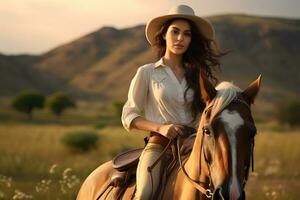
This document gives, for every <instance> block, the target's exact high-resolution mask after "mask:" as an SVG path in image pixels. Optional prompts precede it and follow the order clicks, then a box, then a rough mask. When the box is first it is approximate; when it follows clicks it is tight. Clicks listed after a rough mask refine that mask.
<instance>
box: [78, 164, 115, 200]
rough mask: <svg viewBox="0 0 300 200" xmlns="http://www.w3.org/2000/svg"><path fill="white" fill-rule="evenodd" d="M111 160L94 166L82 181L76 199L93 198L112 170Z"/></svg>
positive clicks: (90, 199)
mask: <svg viewBox="0 0 300 200" xmlns="http://www.w3.org/2000/svg"><path fill="white" fill-rule="evenodd" d="M112 170H113V167H112V162H111V161H108V162H106V163H104V164H102V165H100V166H99V167H98V168H96V169H95V170H94V171H93V172H92V173H91V174H90V175H89V176H88V177H87V178H86V179H85V181H84V182H83V184H82V186H81V188H80V190H79V193H78V195H77V200H95V199H96V198H97V197H98V196H99V194H100V193H101V191H102V189H103V186H105V185H106V184H107V181H108V180H109V178H110V173H111V172H112Z"/></svg>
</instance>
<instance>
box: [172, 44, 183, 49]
mask: <svg viewBox="0 0 300 200" xmlns="http://www.w3.org/2000/svg"><path fill="white" fill-rule="evenodd" d="M174 47H175V48H176V49H181V48H183V47H184V46H183V45H181V44H174Z"/></svg>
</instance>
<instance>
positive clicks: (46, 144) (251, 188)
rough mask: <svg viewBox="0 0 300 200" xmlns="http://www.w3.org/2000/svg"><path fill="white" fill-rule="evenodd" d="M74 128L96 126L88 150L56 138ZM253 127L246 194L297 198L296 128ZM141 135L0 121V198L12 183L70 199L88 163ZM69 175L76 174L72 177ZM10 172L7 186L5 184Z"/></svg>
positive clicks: (136, 142)
mask: <svg viewBox="0 0 300 200" xmlns="http://www.w3.org/2000/svg"><path fill="white" fill-rule="evenodd" d="M75 130H76V131H80V130H89V131H94V132H96V133H97V134H98V135H99V138H100V140H99V143H98V147H97V148H96V149H94V150H92V151H90V152H88V153H74V152H70V151H68V149H66V148H65V147H64V146H63V145H62V144H61V142H60V139H61V137H62V136H63V135H64V134H66V133H68V132H70V131H75ZM258 130H261V132H259V133H258V135H257V138H256V146H255V161H256V166H255V173H253V174H251V177H250V180H249V181H248V184H247V187H246V189H247V196H248V197H249V198H248V199H291V200H292V199H299V197H300V191H299V190H298V188H300V170H299V169H300V149H299V144H300V133H299V131H297V130H294V131H285V132H282V133H276V132H274V131H269V130H270V128H268V127H265V126H261V127H259V128H258ZM143 137H144V134H141V133H137V132H135V133H132V134H129V133H126V132H125V131H124V129H123V128H121V127H107V128H104V129H101V130H97V129H94V128H92V127H91V126H89V125H77V126H76V125H71V126H68V125H56V124H47V125H38V124H20V123H9V124H0V175H5V177H6V178H5V177H4V178H3V176H2V179H1V177H0V199H11V198H12V196H13V195H16V193H15V190H16V189H18V190H20V191H22V192H24V193H26V194H28V195H32V196H33V197H34V199H74V198H75V196H76V193H77V191H78V189H79V187H80V184H81V182H82V181H83V180H84V178H85V177H86V176H87V175H88V174H89V173H90V172H91V171H92V170H93V169H95V168H96V167H97V166H98V165H100V164H101V163H103V162H104V161H106V160H109V159H111V158H112V157H113V156H114V155H116V154H117V153H119V152H121V151H123V150H125V149H128V148H132V147H137V146H143ZM54 164H56V168H55V170H56V173H53V174H51V173H50V172H49V169H50V168H51V166H52V165H54ZM68 168H71V169H72V171H71V172H70V173H71V174H70V177H69V179H67V178H65V179H64V178H63V177H64V176H63V173H64V171H66V170H67V169H68ZM67 171H68V170H67ZM71 175H75V176H76V178H78V179H79V180H78V181H77V182H76V179H75V178H74V177H73V178H74V179H72V178H71V177H72V176H71ZM9 177H11V178H12V181H11V187H7V186H6V185H5V184H4V183H8V182H9V180H8V179H9ZM1 180H2V181H1ZM42 180H44V182H43V181H42ZM48 180H51V181H52V182H51V183H50V184H48V192H45V193H43V192H37V190H36V186H40V187H41V188H44V189H45V188H46V189H47V181H48ZM63 180H65V181H67V180H69V181H70V183H73V184H74V185H73V187H72V188H70V189H69V190H68V192H67V193H63V192H62V189H61V184H60V183H61V181H63ZM1 191H2V192H1ZM51 191H56V192H51ZM58 191H60V192H58ZM1 195H2V196H1ZM25 197H26V196H25ZM25 197H23V199H26V198H25Z"/></svg>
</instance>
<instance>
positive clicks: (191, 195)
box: [179, 134, 207, 199]
mask: <svg viewBox="0 0 300 200" xmlns="http://www.w3.org/2000/svg"><path fill="white" fill-rule="evenodd" d="M201 140H202V135H201V134H197V136H196V138H195V142H194V146H193V150H192V152H191V154H190V156H189V158H188V160H187V162H186V163H185V164H184V168H185V169H186V172H187V173H188V175H189V176H190V178H192V179H193V180H195V181H197V182H205V180H206V179H207V173H206V170H205V168H204V165H203V166H200V165H201V163H204V162H203V160H202V161H200V159H203V156H201V153H202V152H201V148H202V147H201V142H202V141H201ZM181 176H182V177H181V178H180V179H179V180H180V181H181V182H182V183H181V188H182V190H181V193H182V195H184V198H183V199H198V198H199V196H198V195H197V193H198V192H197V189H196V188H195V187H194V186H193V185H192V184H191V183H190V182H189V181H188V180H187V178H186V177H185V176H184V174H183V172H182V170H181ZM182 195H179V196H182ZM187 197H188V198H187ZM179 199H180V198H179Z"/></svg>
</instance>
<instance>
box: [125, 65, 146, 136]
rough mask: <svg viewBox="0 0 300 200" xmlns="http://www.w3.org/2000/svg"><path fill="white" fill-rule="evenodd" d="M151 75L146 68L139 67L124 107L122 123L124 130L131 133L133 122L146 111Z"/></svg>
mask: <svg viewBox="0 0 300 200" xmlns="http://www.w3.org/2000/svg"><path fill="white" fill-rule="evenodd" d="M148 82H149V74H148V72H147V68H146V66H142V67H139V68H138V70H137V72H136V74H135V76H134V77H133V79H132V80H131V83H130V87H129V91H128V99H127V101H126V103H125V104H124V106H123V110H122V117H121V121H122V124H123V126H124V128H125V129H126V130H127V131H130V129H131V127H130V125H131V122H132V120H134V119H135V118H136V117H138V116H141V112H142V111H143V110H144V106H145V102H146V98H147V94H148V88H149V83H148Z"/></svg>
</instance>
